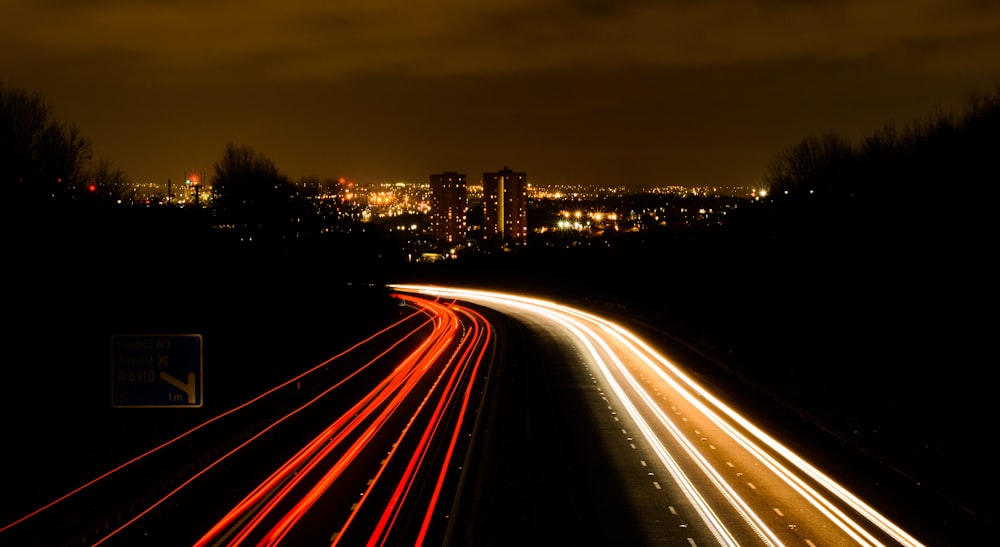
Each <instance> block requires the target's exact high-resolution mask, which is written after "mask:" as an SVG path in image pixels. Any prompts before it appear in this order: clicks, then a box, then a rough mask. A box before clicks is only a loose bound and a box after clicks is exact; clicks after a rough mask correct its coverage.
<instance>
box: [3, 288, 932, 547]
mask: <svg viewBox="0 0 1000 547" xmlns="http://www.w3.org/2000/svg"><path fill="white" fill-rule="evenodd" d="M391 289H392V291H393V293H392V295H393V297H394V298H396V299H397V300H398V302H399V309H400V317H401V318H400V319H399V320H398V321H397V322H396V323H394V324H392V325H390V326H388V327H386V328H385V329H382V330H380V331H379V332H376V333H374V334H372V335H371V336H370V337H368V338H366V339H365V340H362V341H360V342H358V343H356V344H355V345H353V346H351V347H349V348H348V349H346V350H344V351H343V352H342V353H339V354H337V355H334V356H332V357H330V358H329V359H326V360H324V361H323V362H320V363H317V364H315V365H314V366H311V367H309V368H307V369H306V370H303V371H301V372H300V373H297V374H295V375H293V376H291V377H290V378H287V379H282V380H280V381H278V382H277V383H275V384H274V385H269V386H266V388H265V389H263V390H261V392H260V393H259V395H257V396H254V397H252V398H251V399H249V400H246V401H243V402H240V403H239V404H236V405H234V406H233V407H232V408H229V409H228V410H226V411H224V412H222V413H220V414H218V415H215V416H212V417H210V418H208V419H206V420H204V421H202V422H200V423H198V424H196V425H195V426H193V427H191V428H189V429H187V430H185V431H183V432H182V433H180V434H178V435H176V436H174V437H171V438H168V439H166V440H165V441H164V442H162V443H160V444H158V445H157V446H155V447H153V448H152V449H149V450H146V449H141V450H137V453H136V454H135V455H134V457H130V458H126V459H125V460H124V461H123V462H120V463H118V464H113V465H110V466H109V468H108V470H107V471H106V472H104V473H100V474H98V475H97V476H96V477H94V478H93V479H91V480H88V481H85V482H83V483H81V484H73V485H69V484H67V487H66V490H65V493H64V494H62V495H57V496H53V498H52V500H51V501H50V502H48V503H45V504H43V505H41V506H39V507H34V508H31V509H30V510H26V511H25V512H24V513H23V514H21V515H14V516H9V515H4V519H3V520H2V521H0V544H2V545H7V544H10V545H26V546H27V545H109V546H110V545H129V546H132V545H197V546H206V547H207V546H215V545H232V546H236V545H251V544H252V545H340V546H344V545H479V544H519V545H521V544H535V545H542V544H556V543H559V544H629V545H651V546H654V545H688V546H705V545H722V546H735V545H763V546H777V545H803V546H811V547H818V546H822V545H838V546H840V545H862V546H868V545H871V546H877V545H904V546H918V545H921V542H920V541H918V540H917V539H915V538H914V537H912V536H911V535H909V534H908V533H907V532H906V531H904V530H903V529H901V528H900V527H899V526H897V525H895V524H894V523H893V522H891V521H890V520H888V519H887V518H885V517H883V516H882V515H881V514H880V513H879V512H878V511H876V510H875V509H874V508H873V507H871V506H870V505H868V504H867V503H865V501H863V500H861V499H859V498H858V497H857V496H855V495H853V494H852V493H851V492H850V491H848V489H846V488H844V487H842V486H840V485H838V484H837V483H836V482H835V481H833V480H832V479H831V478H830V477H829V476H827V475H826V474H824V473H823V471H822V470H820V469H817V468H815V467H814V466H812V465H811V464H810V463H809V462H808V461H806V460H805V458H803V457H801V456H799V455H797V454H795V453H794V452H793V451H791V450H790V449H788V448H786V447H785V446H782V444H780V443H779V442H778V441H776V440H775V439H774V438H772V437H771V436H770V435H769V434H768V433H767V432H765V431H763V430H762V429H761V428H759V427H758V425H756V424H755V423H754V421H753V420H752V419H750V418H748V417H746V416H743V415H741V414H740V413H738V412H737V411H736V410H734V409H733V408H731V407H730V406H728V405H727V404H726V402H724V401H722V400H720V399H718V398H717V397H716V396H715V395H714V394H713V393H711V392H709V391H708V390H706V389H705V388H703V387H702V386H700V385H698V383H697V382H695V381H694V380H693V379H692V377H691V376H689V375H688V374H687V373H686V372H685V371H684V369H682V368H681V367H680V366H678V365H677V364H675V363H672V362H671V361H670V360H668V359H666V358H665V357H664V356H662V355H660V354H659V353H658V352H657V351H656V350H655V349H654V348H653V347H651V346H650V345H649V344H647V343H646V342H644V341H643V340H641V339H640V338H639V337H638V336H636V335H635V334H633V333H631V332H629V331H628V330H626V329H624V328H623V327H621V326H620V325H617V324H615V323H612V322H610V321H608V320H607V319H604V318H601V317H598V316H595V315H592V314H588V313H585V312H583V311H580V310H577V309H573V308H570V307H566V306H563V305H559V304H556V303H552V302H547V301H543V300H538V299H533V298H527V297H523V296H518V295H512V294H502V293H494V292H488V291H480V290H463V289H458V288H447V287H433V286H423V285H394V286H391ZM47 471H48V472H58V470H47Z"/></svg>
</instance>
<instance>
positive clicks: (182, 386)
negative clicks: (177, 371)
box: [160, 372, 195, 405]
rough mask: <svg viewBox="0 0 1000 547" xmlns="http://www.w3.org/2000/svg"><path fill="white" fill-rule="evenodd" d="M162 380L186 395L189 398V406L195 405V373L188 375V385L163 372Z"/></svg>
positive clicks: (161, 374)
mask: <svg viewBox="0 0 1000 547" xmlns="http://www.w3.org/2000/svg"><path fill="white" fill-rule="evenodd" d="M160 378H162V379H163V380H164V381H165V382H167V383H168V384H170V385H172V386H174V387H175V388H177V389H179V390H181V391H183V392H184V393H186V394H187V398H188V404H192V405H193V404H194V403H195V396H194V384H195V381H194V380H195V376H194V373H193V372H189V373H188V377H187V382H186V383H185V382H182V381H180V380H178V379H177V378H174V377H173V376H171V375H169V374H167V373H166V372H161V373H160Z"/></svg>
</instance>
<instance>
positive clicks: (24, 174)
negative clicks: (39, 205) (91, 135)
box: [0, 82, 91, 204]
mask: <svg viewBox="0 0 1000 547" xmlns="http://www.w3.org/2000/svg"><path fill="white" fill-rule="evenodd" d="M90 158H91V149H90V142H89V141H88V140H87V139H84V138H83V137H82V136H81V135H80V132H79V130H78V129H77V127H76V126H74V125H63V124H62V123H59V122H57V121H55V120H54V119H52V116H51V114H50V112H49V108H48V106H47V105H46V104H45V102H44V101H43V100H42V97H41V95H39V94H38V93H29V92H28V91H25V90H23V89H14V88H8V87H5V86H4V85H3V83H2V82H0V184H2V185H3V187H4V192H5V193H6V194H7V195H8V196H10V197H12V198H13V201H14V202H16V203H22V204H23V203H25V200H30V201H39V200H44V199H51V198H72V197H74V196H75V195H78V192H79V191H80V190H81V189H82V187H83V185H84V183H85V182H86V175H87V174H86V166H87V163H88V162H89V161H90Z"/></svg>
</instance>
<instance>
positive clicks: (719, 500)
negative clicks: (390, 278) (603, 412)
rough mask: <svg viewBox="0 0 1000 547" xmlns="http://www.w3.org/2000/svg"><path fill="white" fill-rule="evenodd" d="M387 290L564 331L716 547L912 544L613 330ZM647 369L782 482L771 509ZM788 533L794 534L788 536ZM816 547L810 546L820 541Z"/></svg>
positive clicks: (539, 304)
mask: <svg viewBox="0 0 1000 547" xmlns="http://www.w3.org/2000/svg"><path fill="white" fill-rule="evenodd" d="M392 288H393V289H395V290H396V291H399V292H402V293H416V294H423V295H427V296H428V297H433V298H448V299H456V300H460V301H465V302H471V303H475V304H480V305H483V306H486V307H491V308H494V309H496V310H498V311H501V312H504V313H509V314H511V315H515V316H518V315H520V316H522V317H529V318H531V319H532V320H534V321H541V322H546V323H548V324H550V325H554V326H556V327H557V328H558V329H561V330H562V331H563V332H565V333H566V334H567V335H568V336H570V337H571V338H572V339H573V340H575V341H576V344H577V347H580V348H582V349H583V350H584V351H585V352H586V354H587V355H589V357H590V359H591V361H592V362H593V363H595V364H596V366H597V369H598V370H599V371H600V372H601V374H602V376H603V379H604V380H605V381H606V382H607V384H608V385H609V386H610V388H611V390H612V392H613V393H614V394H615V395H616V396H617V397H618V399H619V400H620V403H621V405H622V407H623V408H624V409H625V410H626V411H627V414H628V415H629V416H630V418H631V420H632V421H633V422H634V423H635V426H636V427H637V429H638V430H639V431H641V432H642V434H643V437H644V439H645V440H646V441H647V442H648V443H649V444H650V446H651V448H652V450H653V451H654V452H655V453H656V455H657V457H658V458H659V459H660V461H661V463H662V464H663V465H664V466H665V468H666V469H668V470H669V471H670V473H671V476H672V477H673V479H674V481H675V482H676V484H677V487H678V489H679V490H680V491H681V492H682V493H683V495H684V496H685V497H686V498H687V500H688V501H689V502H690V505H691V506H692V507H693V508H694V510H695V511H696V512H697V514H698V516H699V518H700V520H701V521H702V522H703V523H704V525H705V527H706V528H707V530H708V534H709V535H710V536H711V537H712V538H714V539H715V540H716V541H717V542H718V543H719V544H720V545H738V544H739V543H740V540H739V538H741V537H742V538H756V539H755V540H754V541H756V542H759V544H761V545H785V544H788V543H797V542H802V541H804V542H805V543H806V544H815V543H813V541H812V540H810V539H809V538H802V537H801V535H799V534H801V533H804V532H803V530H811V531H815V532H816V533H817V534H818V533H820V532H822V533H823V534H829V535H826V536H825V537H829V538H836V539H833V541H835V542H837V543H850V544H856V545H885V544H887V543H895V544H898V545H906V546H919V545H921V543H920V542H919V541H918V540H916V539H915V538H913V537H912V536H911V535H909V534H908V533H906V532H905V531H904V530H902V529H901V528H900V527H898V526H897V525H895V524H894V523H892V522H891V521H890V520H889V519H887V518H885V517H884V516H883V515H881V514H880V513H879V512H878V511H876V510H875V509H874V508H872V507H871V506H869V505H868V504H866V503H865V502H863V501H862V500H860V499H859V498H858V497H857V496H855V495H853V494H852V493H851V492H849V491H848V490H847V489H846V488H844V487H843V486H841V485H839V484H837V483H836V482H835V481H833V480H832V479H831V478H830V477H828V476H827V475H825V474H824V473H822V472H821V471H819V470H818V469H816V468H815V467H813V466H812V465H810V464H809V463H808V462H806V461H805V459H803V458H802V457H800V456H799V455H797V454H795V453H794V452H792V451H791V450H790V449H788V448H787V447H785V446H783V445H782V444H781V443H780V442H778V441H777V440H775V439H774V438H773V437H771V436H770V435H768V434H767V433H765V432H764V431H762V430H761V429H760V428H758V427H757V426H755V425H754V424H753V423H752V422H751V421H750V420H748V419H747V418H745V417H744V416H742V415H740V414H739V413H738V412H736V411H735V410H734V409H732V408H730V407H729V406H728V405H726V404H725V403H723V402H722V401H720V400H719V399H718V398H716V397H715V396H714V395H712V394H711V393H710V392H708V391H707V390H706V389H704V388H703V387H702V386H700V385H698V384H697V383H696V382H695V381H694V380H692V379H691V378H690V377H689V376H688V375H686V374H685V373H684V372H683V371H682V370H681V369H680V368H678V367H677V366H676V365H674V364H673V363H671V362H670V361H669V360H667V359H666V358H665V357H663V356H662V355H660V354H659V353H657V352H656V351H655V350H654V349H652V348H651V347H650V346H649V345H648V344H646V343H645V342H643V341H642V340H641V339H639V337H638V336H636V335H635V334H632V333H631V332H629V331H627V330H626V329H624V328H623V327H621V326H620V325H617V324H615V323H613V322H611V321H608V320H606V319H603V318H601V317H597V316H595V315H592V314H588V313H585V312H583V311H580V310H577V309H573V308H570V307H567V306H563V305H559V304H556V303H553V302H549V301H544V300H539V299H534V298H528V297H524V296H517V295H511V294H504V293H498V292H491V291H483V290H471V289H460V288H451V287H437V286H424V285H393V286H392ZM640 365H641V366H640ZM647 372H648V373H651V376H652V377H654V378H656V379H657V380H658V381H659V382H660V383H662V384H664V385H666V386H669V388H670V389H671V392H672V393H674V394H676V396H677V397H680V398H681V399H683V400H684V401H686V404H687V405H689V407H690V408H693V409H697V411H698V412H699V413H700V414H701V415H702V416H703V418H700V419H702V420H705V423H711V424H713V426H714V428H715V430H714V431H718V432H720V433H721V434H724V435H725V436H727V437H728V439H729V440H728V441H727V442H726V444H727V446H733V447H740V448H741V450H742V454H741V455H738V457H740V458H747V457H749V458H752V459H753V460H752V461H754V462H757V463H755V464H754V466H755V467H759V468H762V469H766V470H767V471H768V472H769V473H770V475H767V476H764V475H762V474H760V473H761V472H757V473H758V476H760V477H762V478H761V482H765V483H767V484H776V483H778V482H779V481H780V484H783V485H784V486H783V487H780V488H778V487H771V488H770V490H771V491H772V493H773V495H774V497H775V499H776V500H777V502H776V503H774V504H773V505H770V506H767V505H764V503H763V502H762V500H761V495H760V494H761V493H762V492H761V490H764V488H760V489H755V490H754V492H753V495H752V496H750V497H748V495H747V494H746V493H745V492H743V493H741V492H740V490H739V488H740V487H742V486H744V484H745V483H740V482H736V481H733V480H732V479H731V478H728V479H727V477H726V473H725V472H726V465H725V464H724V463H722V462H723V460H722V459H720V457H719V454H718V452H719V451H720V450H717V449H715V448H713V450H710V451H706V450H704V449H703V448H702V447H700V446H699V445H698V444H696V443H694V442H692V441H691V440H690V439H689V438H688V435H686V434H685V433H684V432H683V431H682V430H681V428H680V427H679V426H678V424H677V423H676V422H675V421H674V420H673V419H671V418H670V417H669V416H668V413H667V412H666V411H665V410H664V408H663V407H662V404H661V402H660V401H659V400H658V397H657V395H656V394H655V393H654V392H652V391H651V390H650V388H649V387H647V385H644V384H643V381H642V380H641V378H644V377H645V375H646V373H647ZM718 444H722V443H718ZM730 450H731V449H730ZM713 451H714V452H713ZM727 463H728V462H727ZM775 479H776V480H775ZM705 481H707V483H708V484H710V485H712V488H711V491H707V490H706V489H705V488H704V487H702V488H699V487H698V486H697V484H702V483H705ZM779 504H783V505H784V506H785V507H793V508H794V509H795V512H796V513H805V512H806V511H808V519H812V521H811V522H812V523H814V524H812V525H811V526H812V527H811V528H810V527H809V526H802V527H797V526H796V525H794V524H782V525H780V526H779V524H778V521H776V519H775V517H774V513H775V512H778V511H777V510H776V509H774V507H777V506H778V505H779ZM802 518H803V519H805V518H806V517H802ZM781 522H782V523H783V522H784V521H781ZM816 522H819V523H820V524H818V525H817V524H815V523H816ZM788 529H792V530H797V532H796V533H795V534H790V533H789V532H788ZM817 540H818V541H819V543H823V542H824V541H826V540H822V539H818V538H817Z"/></svg>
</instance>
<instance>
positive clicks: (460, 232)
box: [431, 171, 468, 243]
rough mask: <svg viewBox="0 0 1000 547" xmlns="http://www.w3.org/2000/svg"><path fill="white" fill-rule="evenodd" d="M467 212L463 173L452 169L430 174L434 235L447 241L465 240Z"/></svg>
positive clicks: (466, 192) (466, 194)
mask: <svg viewBox="0 0 1000 547" xmlns="http://www.w3.org/2000/svg"><path fill="white" fill-rule="evenodd" d="M467 212H468V188H467V187H466V184H465V175H464V174H461V173H455V172H452V171H448V172H445V173H441V174H434V175H431V232H432V233H433V234H434V237H436V238H438V239H439V240H441V241H447V242H449V243H463V242H465V237H466V231H467V230H468V228H467V226H466V219H465V215H466V213H467Z"/></svg>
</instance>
